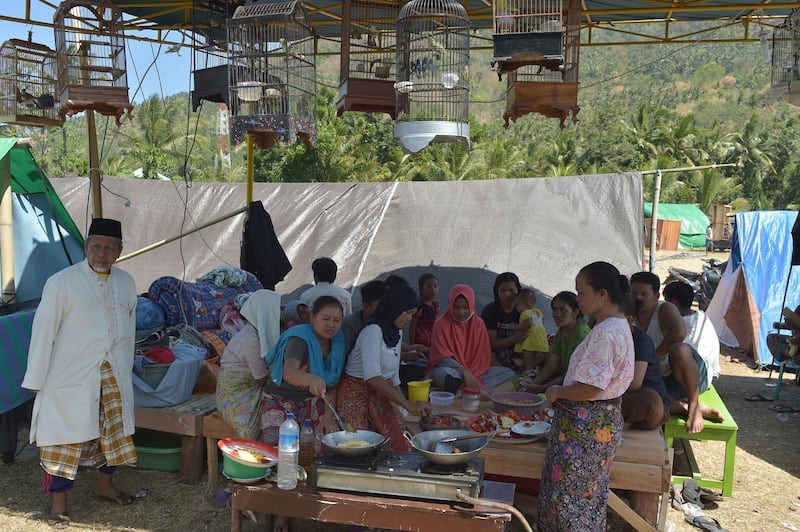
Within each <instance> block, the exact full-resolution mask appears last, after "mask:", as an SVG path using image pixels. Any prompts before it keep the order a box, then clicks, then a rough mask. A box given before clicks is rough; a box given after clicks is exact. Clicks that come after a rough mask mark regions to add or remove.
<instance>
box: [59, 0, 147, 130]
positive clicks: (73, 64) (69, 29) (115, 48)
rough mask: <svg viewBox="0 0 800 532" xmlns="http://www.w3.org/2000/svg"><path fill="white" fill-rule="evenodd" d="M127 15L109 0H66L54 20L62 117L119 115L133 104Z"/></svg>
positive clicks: (118, 117) (119, 116) (117, 116)
mask: <svg viewBox="0 0 800 532" xmlns="http://www.w3.org/2000/svg"><path fill="white" fill-rule="evenodd" d="M123 25H124V22H123V20H122V11H121V10H120V9H119V8H118V7H116V6H115V5H114V4H113V3H112V2H110V1H108V0H91V1H87V0H64V1H63V2H61V4H60V5H59V7H58V10H57V11H56V14H55V16H54V18H53V27H54V33H55V44H56V59H57V63H58V81H59V99H60V102H61V112H62V114H67V115H73V114H75V113H79V112H82V111H85V110H87V109H92V110H94V111H97V112H99V113H101V114H104V115H109V116H116V118H117V122H118V123H119V120H120V118H121V116H122V114H123V113H125V112H128V113H129V116H130V111H131V109H133V106H132V105H131V104H130V102H129V101H128V76H127V72H126V66H125V35H124V32H123Z"/></svg>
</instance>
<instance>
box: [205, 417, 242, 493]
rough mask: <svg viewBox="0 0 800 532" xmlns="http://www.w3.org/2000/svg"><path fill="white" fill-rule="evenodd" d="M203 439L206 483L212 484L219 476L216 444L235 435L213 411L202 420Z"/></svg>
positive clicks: (226, 423)
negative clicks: (206, 467)
mask: <svg viewBox="0 0 800 532" xmlns="http://www.w3.org/2000/svg"><path fill="white" fill-rule="evenodd" d="M203 437H204V438H205V440H206V454H207V458H206V461H207V464H208V481H209V482H210V483H211V484H214V483H216V482H217V478H218V476H219V449H217V442H218V441H219V440H222V439H225V438H235V437H236V434H235V433H234V432H233V428H232V427H231V426H230V425H229V424H228V422H227V421H225V420H224V419H222V416H221V415H219V412H216V411H214V412H212V413H210V414H209V415H207V416H205V417H204V418H203Z"/></svg>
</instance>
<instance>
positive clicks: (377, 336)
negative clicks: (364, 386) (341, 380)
mask: <svg viewBox="0 0 800 532" xmlns="http://www.w3.org/2000/svg"><path fill="white" fill-rule="evenodd" d="M402 342H403V331H400V339H399V340H398V341H397V345H395V346H394V347H386V342H384V341H383V333H382V332H381V328H380V326H379V325H377V324H375V323H372V324H370V325H367V326H366V327H364V328H363V329H362V330H361V333H360V334H359V335H358V339H357V340H356V345H355V346H354V347H353V350H352V351H350V354H349V355H348V357H347V366H346V367H345V373H347V374H348V375H350V376H351V377H355V378H357V379H364V380H369V379H371V378H373V377H383V378H384V379H387V380H390V381H391V382H392V384H393V385H394V386H399V385H400V345H401V344H402Z"/></svg>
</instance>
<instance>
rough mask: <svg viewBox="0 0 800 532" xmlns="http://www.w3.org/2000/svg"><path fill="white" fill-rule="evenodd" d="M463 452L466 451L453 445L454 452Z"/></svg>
mask: <svg viewBox="0 0 800 532" xmlns="http://www.w3.org/2000/svg"><path fill="white" fill-rule="evenodd" d="M463 452H464V451H462V450H461V449H459V448H458V447H453V453H452V454H461V453H463Z"/></svg>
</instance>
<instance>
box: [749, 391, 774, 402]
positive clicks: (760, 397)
mask: <svg viewBox="0 0 800 532" xmlns="http://www.w3.org/2000/svg"><path fill="white" fill-rule="evenodd" d="M744 400H745V401H772V399H770V398H769V397H764V396H763V395H761V394H758V393H754V394H750V395H745V396H744Z"/></svg>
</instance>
